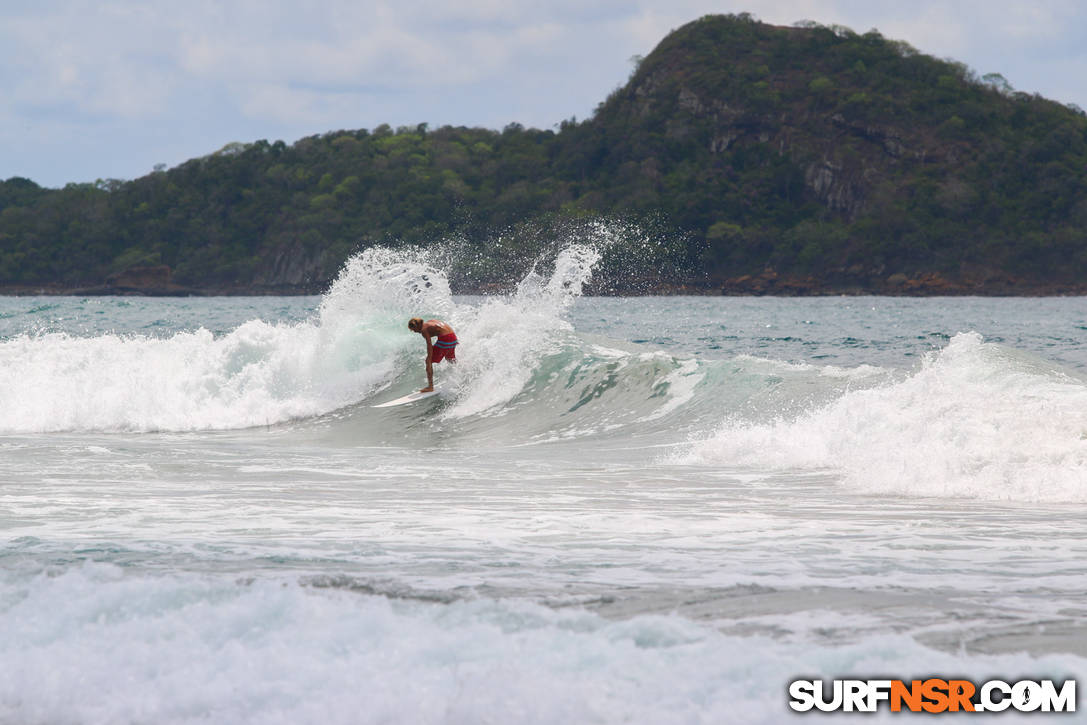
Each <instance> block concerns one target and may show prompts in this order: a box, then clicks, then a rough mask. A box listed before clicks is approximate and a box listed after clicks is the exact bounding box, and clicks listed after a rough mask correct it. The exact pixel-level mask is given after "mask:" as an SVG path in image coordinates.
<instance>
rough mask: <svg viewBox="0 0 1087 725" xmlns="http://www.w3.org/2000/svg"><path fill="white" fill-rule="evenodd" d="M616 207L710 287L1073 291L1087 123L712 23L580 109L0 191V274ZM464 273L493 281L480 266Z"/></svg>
mask: <svg viewBox="0 0 1087 725" xmlns="http://www.w3.org/2000/svg"><path fill="white" fill-rule="evenodd" d="M596 217H606V218H611V219H620V220H624V221H626V222H630V223H632V224H633V226H638V225H640V226H641V227H643V228H648V229H651V230H652V234H653V235H656V236H657V237H659V243H660V245H661V246H662V248H664V247H667V248H668V249H669V250H670V251H669V254H670V255H671V256H670V257H669V259H673V260H676V264H675V265H672V266H670V267H669V268H662V265H661V264H660V262H659V259H656V260H653V261H651V262H648V261H647V263H646V267H647V268H646V269H644V270H640V273H638V274H635V275H633V277H632V278H634V277H637V278H639V279H643V280H644V279H646V278H659V280H660V281H661V282H662V283H663V284H666V285H667V284H677V283H687V284H694V285H699V286H702V287H705V288H707V289H713V290H716V289H722V288H723V289H725V290H726V291H754V292H765V291H770V292H773V291H786V292H788V291H793V292H818V291H826V290H830V289H858V290H874V291H887V290H899V291H919V292H924V291H928V292H939V291H951V292H962V291H981V292H994V291H995V292H1001V291H1016V290H1020V291H1031V290H1034V291H1037V290H1042V291H1045V290H1053V289H1055V290H1058V291H1060V290H1064V289H1079V288H1080V287H1079V285H1081V283H1082V281H1083V280H1084V279H1087V275H1085V272H1087V117H1085V116H1084V114H1083V112H1082V111H1081V110H1079V109H1076V108H1071V107H1066V106H1063V105H1061V104H1059V103H1055V102H1052V101H1048V100H1046V99H1043V98H1040V97H1038V96H1032V95H1027V94H1023V93H1017V92H1015V91H1014V90H1012V89H1011V88H1010V87H1009V86H1008V84H1007V83H1006V82H1005V81H1004V80H1003V78H1001V77H1000V76H997V75H987V76H984V77H981V78H979V77H977V76H975V74H974V73H973V72H972V71H970V70H969V69H967V68H966V67H965V66H963V65H962V64H959V63H955V62H951V61H945V60H938V59H935V58H932V57H930V56H927V55H924V54H922V53H919V52H918V51H916V50H915V49H913V48H911V47H910V46H908V45H906V44H904V43H901V42H898V41H893V40H888V39H886V38H883V37H882V36H881V35H880V34H878V33H877V32H875V31H872V32H869V33H865V34H863V35H862V34H857V33H854V32H852V31H850V30H848V29H845V28H838V27H832V28H827V27H822V26H818V25H816V24H814V23H802V24H799V25H798V26H797V27H791V28H782V27H775V26H770V25H765V24H761V23H758V22H756V21H754V20H752V19H751V18H750V17H748V16H746V15H741V16H711V17H706V18H702V19H701V20H698V21H695V22H693V23H690V24H688V25H686V26H684V27H682V28H680V29H678V30H676V31H675V32H673V33H672V34H670V35H669V36H668V37H667V38H665V39H664V40H663V41H662V42H661V43H660V45H659V46H658V47H657V48H656V49H655V50H654V51H653V52H652V53H651V54H650V55H649V56H647V57H646V58H644V59H642V60H640V62H639V63H638V64H637V67H636V69H635V71H634V72H633V74H632V75H631V77H630V79H629V80H628V81H627V82H626V83H625V84H624V85H623V86H622V87H620V88H618V89H617V90H616V91H614V92H613V93H612V94H611V95H610V96H609V97H608V98H607V99H606V100H605V101H604V102H603V103H601V105H600V106H599V107H598V109H597V111H596V113H595V114H594V115H593V117H592V118H590V119H588V120H584V121H580V122H579V121H576V120H574V119H571V120H568V121H564V122H562V123H561V124H558V125H557V126H556V128H555V129H554V130H544V131H541V130H535V129H525V128H522V127H521V126H519V125H516V124H512V125H510V126H508V127H506V128H505V129H503V130H502V131H494V130H487V129H479V128H474V129H473V128H452V127H442V128H437V129H430V128H428V127H426V126H425V125H422V126H418V127H411V128H399V129H395V130H394V129H391V128H389V127H387V126H382V127H378V128H376V129H372V130H358V131H337V132H333V133H327V134H324V135H320V136H313V137H309V138H304V139H302V140H300V141H298V142H296V143H294V144H291V145H287V144H285V143H283V142H282V141H276V142H274V143H269V142H267V141H256V142H254V143H234V144H230V145H228V146H226V147H225V148H223V149H221V150H220V151H218V152H216V153H213V154H211V155H209V156H206V157H203V158H199V159H194V160H192V161H189V162H186V163H184V164H182V165H180V166H178V167H176V168H173V169H168V170H167V169H160V170H156V171H155V172H154V173H152V174H150V175H148V176H145V177H142V178H140V179H136V180H132V181H116V180H107V181H100V182H99V183H96V184H90V185H86V184H73V185H69V186H67V187H65V188H64V189H43V188H40V187H38V186H37V185H35V184H34V183H33V182H31V181H29V180H26V179H18V178H15V179H9V180H8V181H6V182H3V183H0V284H6V285H8V286H11V285H59V286H64V287H69V288H71V287H78V286H89V287H94V286H101V285H106V284H107V280H109V281H110V283H112V284H117V280H119V279H121V280H123V279H124V273H125V272H126V270H131V269H132V268H144V267H153V266H157V267H159V268H160V269H162V268H163V266H166V267H169V270H168V272H167V274H168V275H172V278H171V280H172V281H171V283H172V284H173V283H176V284H180V285H184V286H187V287H193V288H206V289H225V288H236V289H250V290H260V289H266V290H291V289H298V290H305V289H313V288H314V287H315V286H320V285H321V284H323V283H324V282H325V281H327V280H328V279H329V278H330V277H331V276H332V275H333V274H334V273H335V272H336V270H337V269H338V268H339V266H340V264H341V263H342V262H343V260H344V259H345V258H346V257H347V256H348V255H349V254H350V253H351V252H352V251H354V250H356V249H358V248H360V247H363V246H367V245H370V244H375V243H381V244H392V245H398V244H421V245H428V244H435V243H439V242H442V241H443V240H449V239H456V240H458V243H459V244H461V245H462V246H463V247H464V248H467V249H470V250H472V251H473V253H474V254H475V255H477V256H481V257H482V258H486V257H487V255H488V254H491V250H492V249H493V245H494V242H495V240H496V239H498V238H500V237H501V238H502V239H503V249H504V251H503V253H504V254H507V255H508V254H509V252H510V246H511V245H512V246H513V247H514V248H515V251H516V247H517V245H524V246H525V252H526V253H527V252H530V251H531V248H532V246H533V245H534V244H538V243H539V239H538V237H539V232H538V230H539V229H540V226H541V225H544V226H545V227H551V228H554V227H555V226H556V225H558V226H561V225H562V224H564V223H565V221H566V220H585V219H591V218H596ZM475 268H476V270H477V271H478V278H477V279H474V280H466V281H465V283H464V284H465V285H467V286H469V287H470V286H471V284H472V283H473V282H474V283H477V284H485V283H487V282H492V281H498V280H496V279H491V278H490V277H497V276H499V274H498V271H497V268H496V267H489V266H488V265H487V264H477V265H476V267H475Z"/></svg>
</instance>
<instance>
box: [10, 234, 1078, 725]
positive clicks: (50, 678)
mask: <svg viewBox="0 0 1087 725" xmlns="http://www.w3.org/2000/svg"><path fill="white" fill-rule="evenodd" d="M599 260H600V251H599V250H598V249H596V248H594V246H593V245H591V244H568V245H566V246H565V247H564V248H558V249H557V251H553V252H552V253H551V254H550V255H548V256H546V257H541V258H539V259H536V260H534V261H532V260H526V264H527V266H528V267H529V269H527V270H526V271H525V273H524V274H523V275H522V276H521V278H520V279H519V281H516V284H512V285H511V286H510V290H509V291H508V292H506V293H502V294H498V293H496V294H493V295H488V296H458V295H453V294H452V293H451V291H450V285H449V281H448V277H447V274H446V270H445V269H444V268H443V265H442V264H441V263H440V261H439V260H437V259H436V258H435V257H434V256H433V255H428V254H427V253H424V252H421V251H418V250H390V249H382V248H374V249H370V250H367V251H366V252H364V253H361V254H359V255H357V256H355V257H354V258H352V259H351V260H350V261H349V262H348V263H347V264H346V265H345V267H344V268H343V270H342V271H341V273H340V275H339V277H338V278H337V280H336V281H335V282H334V283H333V284H332V286H331V287H330V289H329V290H328V291H327V292H326V293H325V294H324V295H321V296H318V297H299V298H207V299H200V298H187V299H144V298H47V297H20V298H0V537H2V538H0V625H2V626H0V722H2V723H19V724H21V725H37V724H42V725H46V724H49V725H52V724H55V723H111V724H113V723H318V722H319V723H326V724H333V723H483V722H493V723H512V722H517V723H654V724H656V723H731V722H737V723H776V722H781V721H783V720H789V719H791V718H794V717H796V718H809V719H812V718H814V719H816V720H819V719H824V718H822V717H820V716H818V715H802V716H801V715H795V714H793V713H792V712H791V711H790V710H789V708H788V704H787V703H788V697H787V688H788V683H789V682H791V681H792V680H794V679H800V678H812V677H822V678H825V679H832V678H836V677H854V678H862V679H865V678H876V677H887V676H890V677H894V678H901V679H906V680H909V679H913V678H925V677H929V676H934V675H935V676H939V675H947V676H951V675H953V676H957V677H965V678H967V679H970V680H973V681H975V682H983V681H985V680H988V679H993V678H998V679H1003V680H1007V681H1009V682H1011V681H1016V680H1021V679H1034V680H1039V679H1053V680H1065V679H1072V678H1077V677H1078V678H1080V686H1081V688H1082V687H1084V686H1087V681H1084V680H1083V676H1084V675H1087V593H1085V592H1087V527H1085V521H1087V516H1085V515H1087V304H1085V302H1084V300H1083V298H1050V299H998V298H989V299H982V298H960V299H908V298H876V297H851V298H845V297H842V298H818V299H785V298H778V299H774V298H728V297H661V298H653V297H630V298H618V297H609V298H594V297H584V296H583V295H582V290H583V289H584V287H585V285H586V284H587V283H589V281H590V280H591V279H592V275H593V271H594V267H595V266H596V265H598V263H599ZM416 316H419V317H438V318H441V319H444V320H446V321H448V322H450V323H451V324H452V326H453V327H454V328H455V329H456V331H457V334H458V337H459V338H460V340H461V345H460V347H459V348H458V350H457V358H458V361H459V362H458V364H457V365H456V366H449V365H447V364H445V363H443V364H440V365H437V366H435V380H436V383H437V386H438V389H439V392H440V394H439V395H438V396H436V397H434V398H431V399H428V400H425V401H421V402H419V403H416V404H413V405H407V406H401V407H397V408H388V409H375V408H373V407H372V406H374V405H376V404H378V403H381V402H384V401H387V400H391V399H393V398H396V397H399V396H401V395H404V394H406V393H408V392H410V391H411V390H413V389H417V388H419V387H421V386H422V385H423V384H424V383H425V373H424V369H423V353H424V349H425V348H424V344H423V341H422V340H421V339H420V337H419V336H418V335H415V334H412V333H410V332H409V331H408V330H407V328H406V323H407V320H408V319H409V318H410V317H416ZM1081 698H1082V696H1081ZM1079 709H1080V712H1077V713H1076V714H1075V715H1073V716H1058V717H1057V719H1058V720H1061V721H1064V722H1069V721H1077V722H1078V721H1085V716H1084V715H1083V714H1082V712H1083V709H1084V708H1083V707H1082V706H1081V707H1080V708H1079ZM840 717H841V719H849V718H850V717H852V718H854V719H855V718H856V717H857V716H856V715H852V716H850V715H842V716H840ZM903 717H905V719H906V720H912V719H914V718H910V717H909V716H904V715H900V714H897V713H895V714H892V713H889V712H882V713H880V714H878V715H876V716H874V717H873V716H865V718H864V719H865V721H866V722H872V721H875V722H882V721H893V720H898V719H902V718H903ZM831 719H835V718H833V717H831ZM953 719H954V718H953ZM1000 719H1001V721H1002V722H1019V721H1035V720H1037V721H1043V720H1047V719H1050V720H1051V719H1053V716H1048V717H1047V716H1045V715H1042V714H1035V715H1033V716H1027V715H1017V714H1010V713H1005V714H1003V715H1002V716H1000Z"/></svg>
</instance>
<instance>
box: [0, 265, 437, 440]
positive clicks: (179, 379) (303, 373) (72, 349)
mask: <svg viewBox="0 0 1087 725" xmlns="http://www.w3.org/2000/svg"><path fill="white" fill-rule="evenodd" d="M451 306H452V302H451V296H450V293H449V286H448V284H447V283H446V281H445V279H444V278H443V277H442V276H441V275H440V274H439V273H437V272H436V271H435V270H433V269H432V268H430V267H428V266H427V265H426V264H425V262H424V261H421V260H419V259H416V258H415V257H414V256H413V255H412V253H411V252H393V251H391V250H386V249H371V250H367V251H366V252H364V253H362V254H360V255H358V256H356V257H354V258H353V259H352V260H350V261H349V262H348V264H347V265H346V266H345V267H344V270H343V272H342V273H341V274H340V277H339V279H337V281H336V282H335V284H334V285H333V286H332V289H331V290H330V291H329V292H328V294H326V295H325V297H324V299H323V300H322V303H321V308H320V310H319V315H318V316H317V318H316V319H314V320H312V321H307V322H302V323H297V324H269V323H266V322H263V321H261V320H250V321H248V322H246V323H244V324H242V325H241V326H239V327H238V328H237V329H235V330H233V331H231V332H229V333H228V334H225V335H222V336H219V337H216V336H215V335H213V334H212V333H211V332H209V331H207V330H204V329H199V330H196V331H192V332H180V333H177V334H175V335H174V336H172V337H169V338H166V339H159V338H154V337H146V336H141V335H128V336H122V335H101V336H98V337H90V338H87V337H75V336H71V335H67V334H59V333H54V334H43V335H34V336H32V335H20V336H18V337H16V338H14V339H10V340H6V341H3V342H0V432H44V431H64V430H75V431H79V430H105V431H111V430H112V431H118V430H120V431H151V430H169V431H185V430H211V429H229V428H243V427H249V426H257V425H268V424H273V423H279V422H282V421H285V420H290V419H292V418H299V417H306V416H313V415H318V414H321V413H326V412H329V411H332V410H336V409H338V408H341V407H343V406H345V405H348V404H350V403H353V402H356V401H358V400H360V399H362V398H363V397H365V396H366V394H367V393H368V392H370V391H371V390H373V389H374V387H375V386H377V385H379V384H380V383H381V382H382V381H383V380H384V379H385V378H387V377H388V376H389V374H390V373H391V372H392V370H393V366H394V362H395V359H396V357H397V354H398V353H399V351H401V350H403V349H405V348H407V347H408V345H409V344H410V343H411V342H412V339H411V335H410V334H408V333H407V330H406V329H405V328H404V323H405V321H406V320H407V319H408V317H409V316H410V314H409V313H411V312H413V311H416V310H420V311H422V312H429V311H433V312H442V311H444V310H447V309H450V308H451Z"/></svg>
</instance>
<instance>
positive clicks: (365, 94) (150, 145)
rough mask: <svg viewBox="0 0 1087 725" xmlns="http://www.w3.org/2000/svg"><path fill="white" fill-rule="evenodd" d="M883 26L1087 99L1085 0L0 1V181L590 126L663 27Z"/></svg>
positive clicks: (1059, 93) (1037, 88) (939, 52)
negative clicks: (451, 131)
mask: <svg viewBox="0 0 1087 725" xmlns="http://www.w3.org/2000/svg"><path fill="white" fill-rule="evenodd" d="M745 11H746V12H750V13H752V14H753V15H754V16H755V17H757V18H759V19H761V20H763V21H765V22H771V23H775V24H779V25H791V24H792V23H794V22H796V21H799V20H815V21H817V22H819V23H823V24H832V23H837V24H841V25H846V26H849V27H851V28H853V29H854V30H856V31H857V32H862V33H863V32H865V31H867V30H869V29H871V28H876V29H878V30H879V31H880V32H882V33H883V34H884V35H885V36H887V37H889V38H894V39H901V40H905V41H907V42H909V43H910V44H911V45H913V46H914V47H916V48H917V49H919V50H920V51H922V52H924V53H929V54H931V55H935V56H938V57H943V58H954V59H956V60H960V61H962V62H964V63H966V64H967V65H968V66H970V67H971V68H973V69H974V70H975V71H977V72H978V73H979V74H985V73H990V72H997V73H1001V74H1003V75H1004V76H1005V77H1006V78H1007V79H1008V80H1009V81H1010V82H1011V84H1012V85H1013V86H1014V87H1015V88H1016V89H1018V90H1022V91H1027V92H1031V93H1034V92H1037V93H1041V94H1042V95H1044V96H1047V97H1049V98H1053V99H1055V100H1058V101H1061V102H1064V103H1076V104H1078V105H1079V106H1081V107H1084V108H1087V37H1085V36H1087V3H1082V2H1079V1H1078V0H1066V1H1061V0H1033V1H1032V2H1000V1H999V0H985V1H980V0H979V1H976V2H975V1H974V0H964V1H960V2H951V1H947V2H935V1H933V0H914V2H909V3H906V2H901V1H897V2H893V3H891V2H887V3H879V2H873V0H781V1H779V2H772V1H770V0H748V1H747V2H744V3H733V2H716V3H714V2H702V1H700V0H667V1H663V2H656V1H654V0H602V1H600V2H593V0H557V1H551V2H547V1H546V0H545V1H544V2H531V3H529V2H518V1H514V0H461V1H460V2H458V3H441V2H437V3H435V2H421V1H419V2H417V1H416V0H388V1H385V0H382V1H380V2H372V1H368V0H323V2H318V3H313V2H311V1H308V2H292V1H291V0H259V1H258V0H236V1H233V2H232V1H231V0H221V1H218V0H181V1H179V0H169V2H163V1H159V0H30V1H24V0H0V88H2V99H3V100H2V102H0V178H8V177H11V176H26V177H29V178H31V179H33V180H34V181H36V182H38V183H39V184H42V185H45V186H63V185H64V184H65V183H67V182H70V181H77V182H82V181H94V180H95V179H97V178H111V177H112V178H122V179H131V178H135V177H138V176H142V175H144V174H146V173H148V172H149V171H151V169H152V167H153V166H154V165H155V164H158V163H164V164H167V165H168V166H174V165H176V164H179V163H181V162H183V161H185V160H186V159H189V158H193V157H196V156H203V155H205V154H208V153H211V152H213V151H215V150H217V149H219V148H221V147H222V146H224V145H225V144H227V143H229V142H232V141H245V142H248V141H255V140H257V139H262V138H263V139H268V140H269V141H274V140H277V139H282V140H284V141H287V142H288V143H291V142H293V141H295V140H297V139H298V138H301V137H303V136H309V135H312V134H317V133H324V132H326V131H330V130H336V129H358V128H373V127H375V126H377V125H379V124H381V123H389V124H391V125H393V126H398V125H415V124H418V123H422V122H426V123H429V124H431V126H440V125H445V124H454V125H467V126H484V127H489V128H496V129H497V128H502V127H503V126H505V125H506V124H507V123H510V122H513V121H516V122H520V123H522V124H524V125H526V126H535V127H538V128H552V127H553V126H555V125H556V124H557V123H559V122H560V121H561V120H563V119H566V118H570V117H571V116H577V117H578V118H584V117H586V116H588V115H589V114H590V113H591V112H592V110H593V108H594V107H595V106H596V104H597V103H599V102H600V101H601V100H603V99H604V97H605V96H606V95H607V94H608V93H609V92H610V91H611V90H612V89H614V88H615V87H617V86H619V85H621V84H622V83H624V82H625V81H626V78H627V77H628V75H629V74H630V70H631V63H630V58H631V56H634V55H647V54H648V53H649V52H650V51H652V50H653V47H654V46H655V45H656V44H657V43H658V42H659V41H660V40H661V39H662V38H663V37H664V36H665V35H666V34H667V33H668V32H669V31H671V30H673V29H674V28H677V27H679V26H680V25H683V24H684V23H686V22H689V21H691V20H694V19H696V18H698V17H700V16H702V15H705V14H708V13H727V12H736V13H738V12H745Z"/></svg>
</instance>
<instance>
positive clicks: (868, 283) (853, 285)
mask: <svg viewBox="0 0 1087 725" xmlns="http://www.w3.org/2000/svg"><path fill="white" fill-rule="evenodd" d="M331 283H332V280H320V281H314V282H309V283H304V284H275V285H269V284H266V285H253V284H249V285H209V286H206V287H191V286H186V285H181V284H177V283H175V282H174V281H173V279H172V275H171V270H170V268H169V267H166V266H158V267H138V268H133V269H131V270H128V271H126V272H122V273H120V274H117V275H113V276H111V277H109V278H108V279H107V280H106V281H105V283H103V284H98V285H64V284H45V285H0V296H72V297H94V296H140V297H241V296H258V297H266V296H298V295H318V294H322V293H323V292H325V291H326V290H327V289H328V288H329V285H331ZM451 286H452V288H453V292H454V293H455V294H506V293H509V292H510V291H511V290H512V286H511V285H508V284H498V283H465V282H461V283H457V282H456V281H454V282H453V284H452V285H451ZM585 294H586V295H589V296H631V297H636V296H663V295H697V296H710V295H730V296H767V297H825V296H841V295H845V296H860V295H879V296H896V297H961V296H979V297H1067V296H1081V295H1087V281H1085V282H1065V281H1061V282H1057V281H1040V280H1034V279H1027V278H1016V277H1012V276H1010V275H1006V274H1002V273H989V274H978V275H976V276H973V277H970V276H964V277H963V278H960V279H948V278H947V277H944V276H943V275H941V274H939V273H935V272H925V273H922V274H918V275H914V276H909V275H906V274H902V273H896V274H891V275H889V276H887V277H882V276H878V275H870V276H868V277H865V278H852V279H849V278H846V279H843V280H833V281H828V280H820V279H816V278H815V277H798V276H791V275H787V274H778V273H777V272H775V271H774V270H772V269H767V270H764V271H763V272H761V273H759V274H757V275H750V274H749V275H741V276H738V277H728V278H720V279H714V278H703V279H696V280H679V281H675V280H673V281H666V280H661V279H659V278H649V277H642V278H639V279H625V280H622V281H621V282H607V281H604V282H600V281H595V280H594V281H593V282H591V283H590V284H589V285H588V286H587V287H586V289H585Z"/></svg>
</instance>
